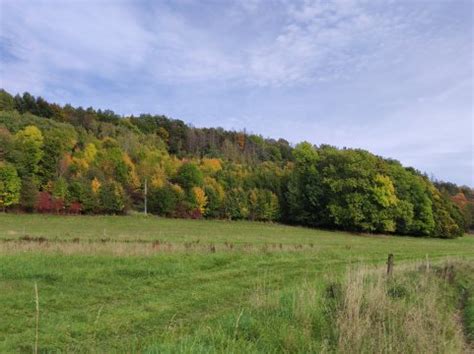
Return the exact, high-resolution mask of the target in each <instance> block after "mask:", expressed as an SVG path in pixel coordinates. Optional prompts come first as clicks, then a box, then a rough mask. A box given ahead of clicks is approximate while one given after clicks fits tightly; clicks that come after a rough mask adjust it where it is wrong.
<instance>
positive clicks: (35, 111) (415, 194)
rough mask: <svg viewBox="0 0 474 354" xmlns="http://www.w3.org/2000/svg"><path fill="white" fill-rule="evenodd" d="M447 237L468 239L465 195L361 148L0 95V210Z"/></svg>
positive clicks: (469, 203) (472, 199) (472, 194)
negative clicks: (139, 215) (132, 215)
mask: <svg viewBox="0 0 474 354" xmlns="http://www.w3.org/2000/svg"><path fill="white" fill-rule="evenodd" d="M145 186H146V189H147V209H148V212H150V213H152V214H156V215H161V216H166V217H175V218H215V219H233V220H238V219H248V220H257V221H275V222H281V223H287V224H294V225H303V226H310V227H318V228H326V229H338V230H345V231H353V232H368V233H385V234H400V235H412V236H425V237H441V238H454V237H458V236H462V235H463V234H464V233H465V232H466V231H468V230H469V229H471V228H474V190H473V189H472V188H470V187H467V186H457V185H455V184H453V183H449V182H441V181H431V180H430V179H429V178H428V176H427V175H426V174H424V173H422V172H420V171H417V170H416V169H414V168H412V167H405V166H403V165H402V164H401V163H400V162H398V161H396V160H393V159H388V158H383V157H380V156H376V155H374V154H371V153H370V152H368V151H365V150H361V149H349V148H342V149H340V148H336V147H333V146H329V145H324V144H321V145H313V144H311V143H308V142H302V143H299V144H297V145H295V146H293V145H292V144H290V143H289V142H288V141H286V140H284V139H278V140H275V139H268V138H264V137H262V136H260V135H256V134H250V133H247V132H245V131H228V130H224V129H222V128H196V127H193V126H191V125H189V124H186V123H184V122H183V121H181V120H177V119H171V118H168V117H166V116H163V115H150V114H141V115H139V116H133V115H132V116H120V115H118V114H116V113H114V112H113V111H111V110H101V109H94V108H86V109H84V108H82V107H73V106H71V105H69V104H66V105H64V106H61V105H59V104H55V103H50V102H47V101H46V100H44V99H43V98H41V97H34V96H32V95H31V94H29V93H24V94H23V95H19V94H17V95H15V96H13V95H11V94H10V93H8V92H6V91H5V90H1V91H0V209H2V210H3V211H7V212H38V213H54V214H123V213H129V212H133V211H139V212H141V211H143V210H144V199H145V198H144V197H145Z"/></svg>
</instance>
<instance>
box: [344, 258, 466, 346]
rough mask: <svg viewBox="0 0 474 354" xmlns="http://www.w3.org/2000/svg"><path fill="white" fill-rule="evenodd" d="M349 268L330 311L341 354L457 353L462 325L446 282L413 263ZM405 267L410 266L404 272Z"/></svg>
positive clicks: (461, 337)
mask: <svg viewBox="0 0 474 354" xmlns="http://www.w3.org/2000/svg"><path fill="white" fill-rule="evenodd" d="M404 268H405V269H398V270H397V272H396V274H395V275H394V276H393V278H391V279H387V277H386V275H385V273H384V270H383V269H381V270H377V271H374V270H370V269H367V268H363V269H358V270H356V271H350V272H349V273H348V275H347V279H346V281H345V282H344V283H343V290H342V298H341V299H340V308H339V309H338V311H337V315H336V326H337V334H338V343H337V351H338V352H341V353H367V352H369V353H387V352H388V353H461V352H462V351H463V345H464V343H463V334H462V327H461V326H459V323H458V321H457V318H456V315H457V313H456V309H455V308H453V306H452V301H451V302H450V301H449V297H450V291H449V289H448V284H447V282H448V280H445V279H441V280H440V278H439V276H438V275H437V274H436V273H435V272H426V268H423V269H425V271H422V272H420V270H419V266H417V267H413V266H405V267H404ZM410 268H412V269H411V270H410Z"/></svg>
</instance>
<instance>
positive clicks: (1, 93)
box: [0, 89, 15, 111]
mask: <svg viewBox="0 0 474 354" xmlns="http://www.w3.org/2000/svg"><path fill="white" fill-rule="evenodd" d="M14 109H15V100H14V99H13V96H12V95H10V94H9V93H8V92H7V91H5V90H4V89H1V90H0V111H13V110H14Z"/></svg>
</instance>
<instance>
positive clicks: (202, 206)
mask: <svg viewBox="0 0 474 354" xmlns="http://www.w3.org/2000/svg"><path fill="white" fill-rule="evenodd" d="M192 193H193V199H194V202H195V203H196V207H197V209H198V210H199V211H200V212H201V214H202V215H203V214H204V212H205V211H206V205H207V197H206V193H204V190H203V189H202V188H201V187H193V188H192Z"/></svg>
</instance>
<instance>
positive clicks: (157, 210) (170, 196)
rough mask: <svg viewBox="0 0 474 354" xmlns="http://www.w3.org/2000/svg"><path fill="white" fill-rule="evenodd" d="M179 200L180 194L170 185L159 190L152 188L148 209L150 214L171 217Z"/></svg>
mask: <svg viewBox="0 0 474 354" xmlns="http://www.w3.org/2000/svg"><path fill="white" fill-rule="evenodd" d="M180 199H181V198H180V193H179V192H177V191H176V189H174V188H173V187H172V186H171V185H169V184H166V185H164V186H163V187H161V188H154V189H152V190H151V191H150V194H149V198H148V208H149V210H150V212H151V213H154V214H159V215H165V216H171V215H172V214H173V212H174V211H175V209H176V206H177V205H178V202H179V201H180Z"/></svg>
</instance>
